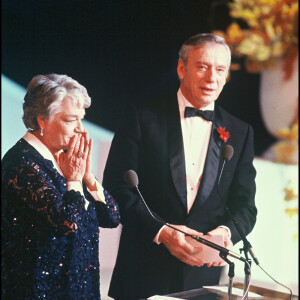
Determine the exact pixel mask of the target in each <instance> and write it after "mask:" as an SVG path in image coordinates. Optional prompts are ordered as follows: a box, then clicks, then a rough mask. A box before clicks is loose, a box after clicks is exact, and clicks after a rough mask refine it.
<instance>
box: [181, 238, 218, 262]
mask: <svg viewBox="0 0 300 300" xmlns="http://www.w3.org/2000/svg"><path fill="white" fill-rule="evenodd" d="M201 237H202V238H203V239H205V240H208V241H210V242H213V243H215V244H218V245H219V246H222V247H224V238H223V236H222V235H203V236H201ZM186 240H187V241H188V242H189V243H190V244H192V245H193V246H199V245H201V246H202V247H203V250H202V251H201V252H199V254H197V255H198V256H199V257H200V259H201V260H202V261H203V263H205V264H207V263H212V262H224V260H223V259H222V258H221V257H220V256H219V251H218V250H215V249H213V248H211V247H209V246H206V245H204V244H201V243H200V242H198V241H196V240H194V239H192V238H191V237H189V236H187V237H186Z"/></svg>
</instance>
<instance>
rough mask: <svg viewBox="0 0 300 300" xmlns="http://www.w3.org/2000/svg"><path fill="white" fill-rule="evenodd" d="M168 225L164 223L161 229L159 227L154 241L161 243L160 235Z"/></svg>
mask: <svg viewBox="0 0 300 300" xmlns="http://www.w3.org/2000/svg"><path fill="white" fill-rule="evenodd" d="M165 227H166V225H164V226H163V227H162V228H161V229H159V231H158V233H157V234H156V236H155V238H154V240H153V242H154V243H156V244H157V245H159V244H160V243H161V242H160V241H159V236H160V233H161V231H162V230H163V229H164V228H165Z"/></svg>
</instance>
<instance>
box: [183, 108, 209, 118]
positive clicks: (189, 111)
mask: <svg viewBox="0 0 300 300" xmlns="http://www.w3.org/2000/svg"><path fill="white" fill-rule="evenodd" d="M197 116H198V117H201V118H203V119H205V120H206V121H211V122H212V121H213V119H214V111H213V110H199V109H197V108H193V107H186V108H185V111H184V117H185V118H190V117H197Z"/></svg>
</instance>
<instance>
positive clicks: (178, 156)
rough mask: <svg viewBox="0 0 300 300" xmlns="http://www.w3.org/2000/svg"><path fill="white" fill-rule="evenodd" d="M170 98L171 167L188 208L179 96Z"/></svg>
mask: <svg viewBox="0 0 300 300" xmlns="http://www.w3.org/2000/svg"><path fill="white" fill-rule="evenodd" d="M170 100H171V101H169V103H168V105H167V108H168V111H167V113H166V118H167V126H168V151H169V159H170V168H171V174H172V179H173V182H174V185H175V188H176V191H177V194H178V196H179V198H180V200H181V202H182V204H183V205H184V207H185V209H187V196H186V194H187V191H186V173H185V158H184V146H183V138H182V130H181V123H180V114H179V108H178V102H177V96H176V97H173V98H172V99H170Z"/></svg>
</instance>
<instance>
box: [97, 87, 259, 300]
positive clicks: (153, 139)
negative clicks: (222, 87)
mask: <svg viewBox="0 0 300 300" xmlns="http://www.w3.org/2000/svg"><path fill="white" fill-rule="evenodd" d="M220 126H221V127H226V131H229V133H230V138H229V139H228V141H227V144H230V145H232V146H233V148H234V155H233V157H232V158H231V159H230V160H229V161H228V162H226V164H225V167H224V170H223V173H222V177H221V180H220V184H219V187H220V188H219V191H220V194H221V197H220V195H219V193H218V189H217V183H218V178H219V174H220V170H221V167H222V164H223V160H222V159H221V157H220V154H221V149H222V146H223V145H224V144H225V143H224V141H223V140H222V139H221V138H220V136H219V133H218V132H217V128H218V127H220ZM253 159H254V147H253V130H252V128H251V126H250V125H248V124H246V123H245V122H243V121H241V120H239V119H237V118H235V117H233V116H232V115H230V114H229V113H228V112H226V111H225V110H223V109H222V108H220V107H219V106H218V105H215V117H214V121H213V128H212V132H211V137H210V142H209V148H208V153H207V158H206V162H205V167H204V171H203V176H202V179H201V184H200V187H199V190H198V194H197V197H196V200H195V202H194V204H193V206H192V208H191V210H190V212H189V214H187V197H186V194H187V192H186V173H185V159H184V147H183V139H182V132H181V125H180V115H179V108H178V102H177V95H176V93H175V94H174V95H172V96H171V97H164V98H162V99H157V100H155V101H148V102H144V103H139V104H136V105H134V104H132V105H131V106H130V107H129V108H128V111H127V114H126V118H125V121H124V124H123V126H122V128H121V129H120V130H119V131H117V132H116V134H115V136H114V139H113V142H112V145H111V149H110V153H109V157H108V160H107V164H106V167H105V171H104V180H103V185H104V187H105V188H106V189H108V190H109V192H110V193H111V194H112V195H113V197H114V198H115V199H116V200H117V201H118V203H119V206H120V211H121V223H122V225H123V228H122V234H121V238H120V245H119V251H118V257H117V261H116V265H115V268H114V272H113V276H112V281H111V285H110V291H109V295H110V296H111V297H113V298H116V299H125V300H130V299H141V298H146V297H148V296H151V295H154V294H167V293H170V292H175V291H179V290H188V289H193V288H199V287H201V286H202V285H211V284H218V281H219V274H220V269H221V268H220V267H211V268H207V267H200V268H199V267H191V266H188V265H186V264H184V263H182V262H181V261H179V260H178V259H177V258H175V257H174V256H172V255H171V254H170V253H169V251H168V250H167V249H166V248H165V246H164V245H162V244H160V245H157V244H155V243H154V242H153V239H154V237H155V235H156V234H157V232H158V231H159V229H160V228H161V226H162V225H161V224H160V223H159V222H157V221H155V220H154V219H153V218H152V217H151V215H150V214H149V212H148V211H147V209H146V207H145V205H144V204H143V202H142V200H141V199H140V197H139V195H138V193H137V191H136V190H135V189H134V188H130V187H129V186H127V185H126V183H125V182H124V179H123V178H124V177H123V176H124V172H125V171H127V170H129V169H132V170H134V171H136V172H137V174H138V177H139V189H140V191H141V193H142V195H143V197H144V199H145V201H146V202H147V204H148V206H149V207H150V209H151V210H152V212H153V213H154V214H156V215H157V216H158V217H160V218H162V219H163V220H164V221H166V222H168V223H170V224H178V225H186V226H188V227H190V228H192V229H195V230H197V231H200V232H203V233H206V232H208V231H210V230H212V229H214V228H216V227H218V226H219V225H225V226H228V227H229V228H230V230H231V233H232V238H231V239H232V241H233V243H236V242H238V241H239V240H240V237H239V234H238V232H237V231H236V229H235V227H234V225H233V223H232V222H231V221H230V219H229V216H228V215H227V214H226V211H225V208H226V207H225V206H226V205H227V206H228V207H229V208H230V210H231V213H232V214H233V215H234V217H235V219H236V220H237V221H238V222H239V224H240V226H241V228H242V230H243V231H244V233H245V234H248V233H249V232H250V231H251V230H252V229H253V226H254V224H255V221H256V214H257V211H256V207H255V203H254V196H255V175H256V171H255V169H254V166H253ZM174 282H175V283H176V284H175V286H174Z"/></svg>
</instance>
